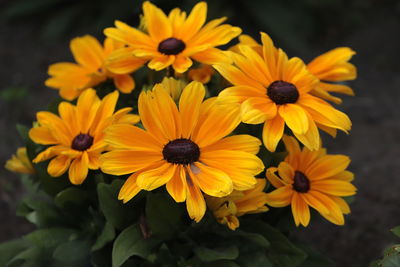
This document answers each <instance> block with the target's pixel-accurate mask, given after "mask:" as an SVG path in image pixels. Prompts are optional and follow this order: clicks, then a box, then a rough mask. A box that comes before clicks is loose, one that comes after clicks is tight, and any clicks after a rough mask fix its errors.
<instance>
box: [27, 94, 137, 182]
mask: <svg viewBox="0 0 400 267" xmlns="http://www.w3.org/2000/svg"><path fill="white" fill-rule="evenodd" d="M118 95H119V94H118V91H114V92H113V93H110V94H108V95H107V96H105V97H104V98H103V100H100V99H99V98H98V97H97V95H96V91H95V90H93V89H87V90H85V91H84V92H83V93H82V94H81V95H80V96H79V98H78V102H77V105H76V106H74V105H72V104H70V103H68V102H61V103H60V104H59V105H58V113H59V116H57V115H55V114H53V113H50V112H47V111H41V112H38V113H37V120H38V123H39V127H35V128H32V129H31V130H30V131H29V137H30V138H31V139H32V140H33V141H34V142H36V143H38V144H42V145H51V146H50V147H49V148H47V149H46V150H45V151H43V152H41V153H40V154H39V155H37V156H36V158H35V159H34V160H33V162H34V163H38V162H41V161H44V160H47V159H50V158H53V159H52V160H51V161H50V163H49V165H48V168H47V172H48V173H49V174H50V175H51V176H53V177H58V176H61V175H62V174H64V173H65V172H66V171H67V170H68V169H69V180H70V181H71V183H73V184H81V183H83V181H84V180H85V179H86V176H87V174H88V170H89V169H91V170H97V169H98V168H99V157H100V154H101V153H102V152H103V151H104V150H105V149H106V147H107V145H106V143H105V142H104V130H105V129H106V128H107V127H108V126H110V125H111V124H114V123H121V124H123V123H136V122H138V121H139V116H137V115H133V114H127V113H128V112H129V111H130V110H131V108H124V109H120V110H118V111H117V112H116V113H114V110H115V106H116V104H117V100H118Z"/></svg>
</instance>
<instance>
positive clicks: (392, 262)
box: [380, 254, 400, 267]
mask: <svg viewBox="0 0 400 267" xmlns="http://www.w3.org/2000/svg"><path fill="white" fill-rule="evenodd" d="M380 264H381V265H380V266H382V267H399V266H400V255H399V254H394V255H390V256H387V257H384V258H383V260H382V261H381V263H380Z"/></svg>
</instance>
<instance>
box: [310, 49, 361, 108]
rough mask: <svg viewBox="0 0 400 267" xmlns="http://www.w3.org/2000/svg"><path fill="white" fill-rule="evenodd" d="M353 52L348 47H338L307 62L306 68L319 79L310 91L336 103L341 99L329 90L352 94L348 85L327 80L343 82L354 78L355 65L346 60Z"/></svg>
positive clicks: (340, 101) (355, 75) (355, 74)
mask: <svg viewBox="0 0 400 267" xmlns="http://www.w3.org/2000/svg"><path fill="white" fill-rule="evenodd" d="M355 53H356V52H354V51H353V50H351V49H350V48H348V47H338V48H335V49H332V50H330V51H328V52H326V53H324V54H322V55H320V56H318V57H316V58H314V59H313V60H312V61H311V62H310V63H308V64H307V68H308V70H309V71H310V72H311V73H312V74H313V75H315V76H316V77H317V78H318V79H320V80H321V82H320V83H318V85H317V86H316V87H315V88H314V89H313V90H312V92H311V93H312V94H313V95H315V96H318V97H321V98H323V99H326V100H330V101H332V102H334V103H337V104H340V103H342V100H341V99H340V98H338V97H335V96H332V95H331V94H330V93H331V92H333V93H342V94H346V95H354V92H353V90H352V89H351V88H350V87H349V86H346V85H343V84H336V83H327V82H343V81H348V80H354V79H355V78H356V77H357V69H356V67H355V66H354V65H353V64H351V63H349V62H348V61H349V60H350V59H351V58H352V56H353V55H354V54H355Z"/></svg>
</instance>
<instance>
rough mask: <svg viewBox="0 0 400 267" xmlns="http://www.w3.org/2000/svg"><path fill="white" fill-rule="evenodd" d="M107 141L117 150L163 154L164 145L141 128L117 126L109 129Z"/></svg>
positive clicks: (124, 125) (125, 125)
mask: <svg viewBox="0 0 400 267" xmlns="http://www.w3.org/2000/svg"><path fill="white" fill-rule="evenodd" d="M105 141H106V143H107V144H109V145H111V146H112V147H113V148H116V149H132V150H140V151H153V152H155V153H157V152H161V151H162V147H163V144H161V143H160V142H159V141H158V140H157V139H155V138H154V137H153V136H151V135H150V134H149V133H147V132H146V131H144V130H142V129H140V128H139V127H136V126H132V125H127V124H116V125H112V126H110V127H108V128H107V130H106V138H105Z"/></svg>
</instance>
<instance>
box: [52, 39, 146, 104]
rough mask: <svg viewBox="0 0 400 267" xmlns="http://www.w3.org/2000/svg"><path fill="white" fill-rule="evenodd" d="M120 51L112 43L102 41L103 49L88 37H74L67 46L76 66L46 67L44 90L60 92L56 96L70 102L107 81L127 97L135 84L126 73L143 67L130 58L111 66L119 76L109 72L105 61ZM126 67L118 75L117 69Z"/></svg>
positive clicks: (140, 61)
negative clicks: (47, 75)
mask: <svg viewBox="0 0 400 267" xmlns="http://www.w3.org/2000/svg"><path fill="white" fill-rule="evenodd" d="M122 47H123V44H122V43H119V42H117V41H115V40H112V39H109V38H107V39H105V41H104V46H102V45H101V44H100V43H99V41H98V40H97V39H96V38H94V37H92V36H90V35H85V36H83V37H77V38H74V39H72V41H71V43H70V48H71V52H72V54H73V56H74V59H75V61H76V62H77V63H71V62H60V63H55V64H52V65H50V67H49V70H48V74H49V75H50V76H51V77H50V78H49V79H47V80H46V82H45V84H46V86H48V87H51V88H54V89H57V90H59V91H60V95H61V96H62V97H63V98H64V99H66V100H73V99H75V98H76V97H77V96H79V94H80V93H82V91H84V90H85V89H87V88H91V87H93V86H96V85H98V84H99V83H101V82H103V81H105V80H106V79H107V78H110V79H112V80H113V81H114V84H115V86H116V87H117V88H118V90H120V91H121V92H122V93H130V92H132V90H133V89H134V87H135V81H134V80H133V78H132V77H131V75H130V74H129V73H131V72H133V71H135V70H136V69H138V68H140V67H141V66H142V65H143V64H144V60H143V59H139V58H136V57H130V58H127V59H124V60H119V61H118V62H115V63H114V65H116V67H119V68H117V69H119V70H120V72H118V73H117V72H112V71H111V70H110V69H109V68H108V66H107V65H106V61H107V57H108V56H109V55H110V54H111V52H113V51H116V50H118V49H120V48H122ZM125 65H129V68H128V69H127V68H125V69H124V71H125V72H124V71H122V70H121V69H122V68H121V66H125Z"/></svg>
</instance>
